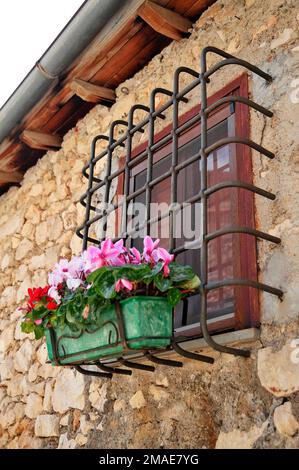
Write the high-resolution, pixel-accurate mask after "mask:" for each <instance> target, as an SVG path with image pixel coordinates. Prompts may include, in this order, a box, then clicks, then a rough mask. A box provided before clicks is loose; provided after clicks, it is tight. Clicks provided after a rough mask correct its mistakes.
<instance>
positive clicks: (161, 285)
mask: <svg viewBox="0 0 299 470" xmlns="http://www.w3.org/2000/svg"><path fill="white" fill-rule="evenodd" d="M154 283H155V286H156V287H157V289H159V291H161V292H166V291H168V289H170V287H171V280H170V279H169V277H164V276H163V273H159V274H157V275H156V276H155V279H154Z"/></svg>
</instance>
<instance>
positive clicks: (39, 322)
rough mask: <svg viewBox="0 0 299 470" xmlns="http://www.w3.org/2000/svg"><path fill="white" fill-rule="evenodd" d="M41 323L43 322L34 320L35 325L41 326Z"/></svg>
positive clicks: (39, 319)
mask: <svg viewBox="0 0 299 470" xmlns="http://www.w3.org/2000/svg"><path fill="white" fill-rule="evenodd" d="M42 322H43V320H42V319H41V318H38V319H37V320H34V323H35V324H36V325H41V323H42Z"/></svg>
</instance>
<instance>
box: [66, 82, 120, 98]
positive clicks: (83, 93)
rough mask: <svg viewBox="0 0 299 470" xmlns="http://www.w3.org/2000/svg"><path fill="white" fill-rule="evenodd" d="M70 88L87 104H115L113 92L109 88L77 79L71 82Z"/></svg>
mask: <svg viewBox="0 0 299 470" xmlns="http://www.w3.org/2000/svg"><path fill="white" fill-rule="evenodd" d="M71 88H72V90H73V91H74V93H75V94H76V95H77V96H79V97H80V98H81V99H82V100H84V101H88V102H89V103H98V102H100V101H109V102H110V103H114V102H115V98H116V97H115V91H114V90H112V89H111V88H106V87H103V86H99V85H94V84H93V83H90V82H85V81H84V80H81V79H79V78H75V79H74V80H73V81H72V83H71Z"/></svg>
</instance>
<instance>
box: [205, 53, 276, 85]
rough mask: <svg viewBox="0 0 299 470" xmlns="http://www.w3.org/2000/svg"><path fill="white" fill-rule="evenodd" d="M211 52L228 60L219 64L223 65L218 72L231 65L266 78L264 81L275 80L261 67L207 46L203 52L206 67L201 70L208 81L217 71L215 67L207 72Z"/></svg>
mask: <svg viewBox="0 0 299 470" xmlns="http://www.w3.org/2000/svg"><path fill="white" fill-rule="evenodd" d="M209 52H211V53H214V54H217V55H220V56H221V57H224V58H225V59H227V61H226V62H225V61H221V62H218V64H221V66H220V67H218V68H217V69H216V70H218V69H219V68H221V67H223V66H225V65H230V64H234V65H241V66H242V67H245V68H247V69H248V70H250V71H251V72H253V73H255V74H257V75H259V76H260V77H262V78H264V80H266V81H267V82H272V80H273V78H272V77H271V75H269V74H268V73H266V72H264V71H263V70H261V69H260V68H259V67H256V66H255V65H252V64H251V63H250V62H247V61H246V60H243V59H238V58H237V57H235V56H233V55H231V54H229V53H228V52H225V51H222V50H221V49H218V47H215V46H206V47H204V48H203V49H202V51H201V65H204V68H203V67H202V68H201V72H202V74H203V76H204V79H207V78H208V77H209V76H211V75H212V73H214V72H215V71H216V70H214V68H215V66H214V67H211V68H210V69H209V70H208V71H207V70H206V56H207V54H208V53H209ZM224 62H225V63H224ZM216 65H217V64H216ZM211 71H212V73H209V74H208V75H206V73H207V72H211Z"/></svg>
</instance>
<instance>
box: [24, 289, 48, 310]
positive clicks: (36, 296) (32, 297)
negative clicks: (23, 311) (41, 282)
mask: <svg viewBox="0 0 299 470" xmlns="http://www.w3.org/2000/svg"><path fill="white" fill-rule="evenodd" d="M49 289H50V286H45V287H33V288H32V289H28V295H29V301H28V311H30V310H33V309H34V307H35V304H37V303H38V302H40V301H41V300H42V299H43V297H45V296H46V295H47V293H48V290H49Z"/></svg>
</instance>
